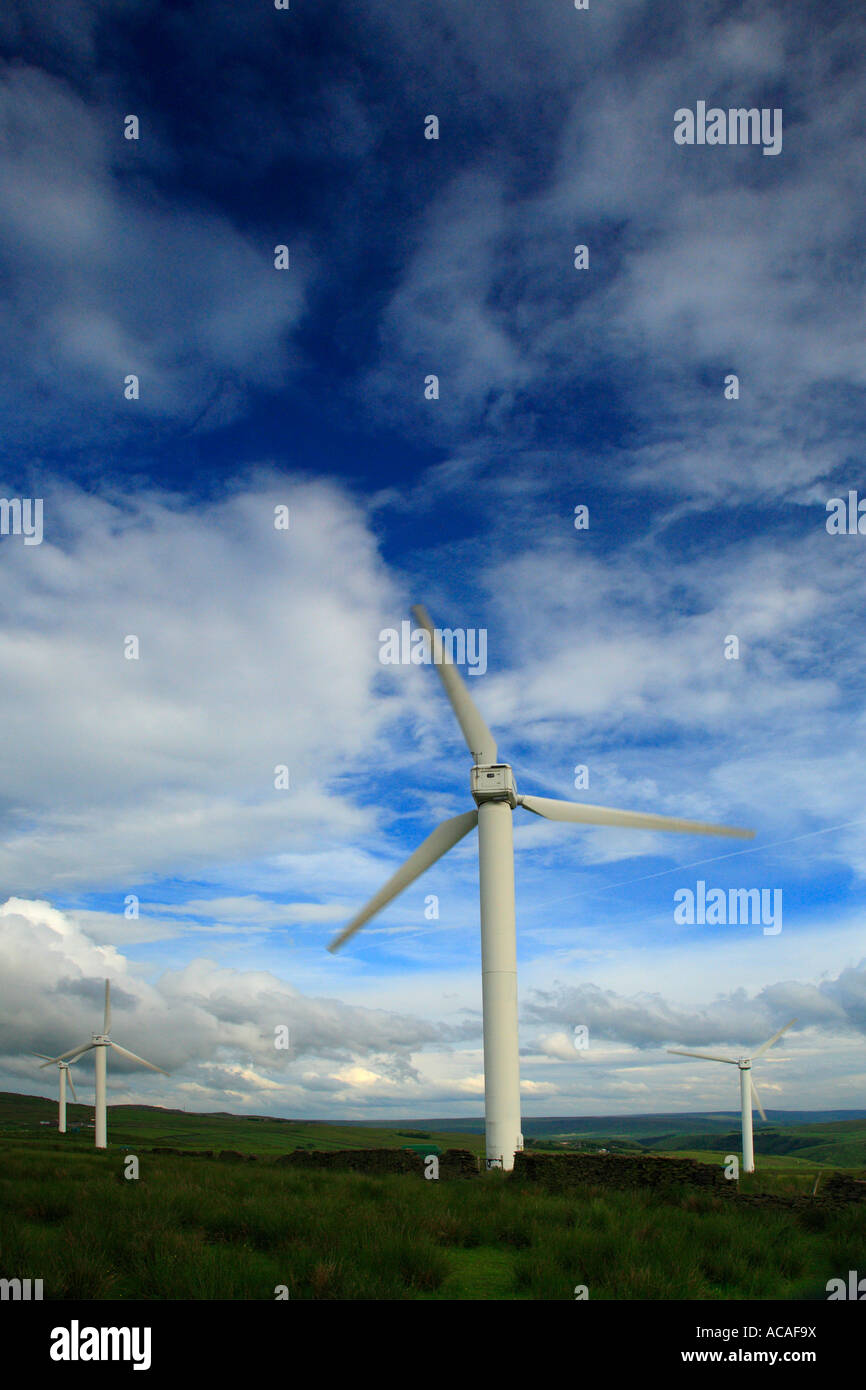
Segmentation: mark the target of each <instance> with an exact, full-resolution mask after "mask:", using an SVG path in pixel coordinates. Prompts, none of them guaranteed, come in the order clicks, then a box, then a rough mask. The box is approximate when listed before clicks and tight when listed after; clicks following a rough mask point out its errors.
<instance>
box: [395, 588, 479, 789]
mask: <svg viewBox="0 0 866 1390" xmlns="http://www.w3.org/2000/svg"><path fill="white" fill-rule="evenodd" d="M412 616H413V618H414V619H415V621H416V622H417V623H418V624H419V626H420V627H422V628H423V629H424V631H425V632H427V633H428V634H429V636H430V641H431V643H432V647H433V663H434V665H435V667H436V670H437V671H438V672H439V677H440V679H441V681H442V684H443V685H444V687H445V693H446V695H447V696H448V699H449V700H450V701H451V708H452V709H453V711H454V713H455V714H456V715H457V723H458V724H459V725H460V728H461V729H462V731H463V737H464V738H465V740H466V743H467V746H468V748H469V751H470V753H471V754H472V757H473V758H474V759H475V762H476V764H479V763H480V764H486V763H495V762H496V758H497V752H496V740H495V738H494V737H493V735H492V733H491V732H490V730H489V729H488V727H487V725H486V724H485V722H484V720H483V719H482V718H481V715H480V714H479V712H478V710H477V709H476V708H475V704H474V702H473V700H472V697H471V695H470V694H469V691H468V690H467V689H466V686H465V685H464V683H463V677H462V676H461V675H460V673H459V672H458V670H457V667H456V666H454V665H453V664H452V663H451V662H446V661H444V660H443V655H444V654H443V650H442V639H441V637H437V636H436V630H435V628H434V627H433V624H432V622H431V621H430V615H429V613H428V612H427V609H426V608H424V607H423V606H422V605H421V604H420V603H418V604H416V605H415V607H414V608H413V609H412Z"/></svg>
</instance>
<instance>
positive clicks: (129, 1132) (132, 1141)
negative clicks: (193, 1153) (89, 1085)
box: [0, 1091, 482, 1155]
mask: <svg viewBox="0 0 866 1390" xmlns="http://www.w3.org/2000/svg"><path fill="white" fill-rule="evenodd" d="M56 1119H57V1102H56V1101H55V1100H46V1099H43V1098H42V1097H40V1096H20V1095H16V1094H14V1093H12V1092H8V1091H4V1092H0V1140H2V1139H16V1138H18V1139H21V1138H28V1139H29V1138H36V1137H39V1138H41V1139H48V1138H49V1136H50V1137H52V1138H54V1139H56V1138H57V1131H56V1128H55V1127H54V1126H53V1122H54V1121H56ZM92 1119H93V1107H92V1106H89V1105H72V1104H70V1105H67V1107H66V1122H67V1125H69V1126H72V1125H76V1124H80V1125H81V1126H82V1128H81V1131H80V1133H78V1134H72V1133H69V1134H67V1135H66V1142H67V1143H68V1144H69V1145H70V1146H77V1147H81V1148H87V1147H91V1148H92V1146H93V1130H92V1129H88V1128H87V1127H86V1126H87V1121H88V1120H92ZM43 1120H48V1121H49V1122H51V1123H49V1125H46V1126H43V1125H41V1123H40V1122H41V1121H43ZM419 1135H422V1136H423V1137H424V1138H427V1137H430V1139H431V1141H432V1142H434V1143H435V1144H437V1145H438V1146H439V1147H440V1148H443V1149H448V1148H461V1149H469V1150H470V1151H471V1152H472V1153H479V1152H480V1151H481V1148H482V1136H481V1135H480V1134H479V1135H468V1134H457V1133H450V1134H449V1133H447V1132H446V1133H443V1132H437V1133H436V1134H429V1131H426V1130H424V1129H422V1128H420V1127H413V1126H411V1125H405V1126H401V1127H400V1128H399V1129H391V1128H384V1127H383V1128H372V1129H371V1128H360V1127H358V1126H356V1125H335V1124H327V1123H325V1122H324V1121H316V1120H279V1119H272V1118H268V1117H261V1118H256V1117H253V1116H249V1115H230V1114H207V1115H196V1114H191V1113H189V1112H188V1111H185V1110H163V1109H161V1108H159V1107H158V1106H149V1105H110V1106H109V1107H108V1142H109V1147H110V1148H129V1147H130V1146H132V1147H135V1146H139V1147H146V1148H151V1147H155V1146H164V1147H168V1148H178V1149H214V1150H216V1151H219V1150H220V1149H237V1150H239V1151H240V1152H241V1153H251V1154H262V1155H267V1154H270V1155H277V1154H284V1153H288V1152H289V1151H290V1150H291V1149H300V1148H307V1149H357V1148H370V1149H380V1148H381V1149H389V1148H399V1147H400V1146H401V1145H403V1144H412V1143H418V1142H421V1140H420V1139H419V1137H418V1136H419Z"/></svg>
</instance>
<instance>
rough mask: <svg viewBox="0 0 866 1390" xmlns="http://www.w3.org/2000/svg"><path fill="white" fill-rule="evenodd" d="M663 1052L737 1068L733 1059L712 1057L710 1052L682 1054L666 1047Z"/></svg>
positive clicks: (736, 1062) (680, 1049) (680, 1051)
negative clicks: (724, 1063)
mask: <svg viewBox="0 0 866 1390" xmlns="http://www.w3.org/2000/svg"><path fill="white" fill-rule="evenodd" d="M665 1050H666V1051H667V1052H674V1053H676V1055H677V1057H702V1058H703V1060H704V1061H705V1062H728V1063H729V1064H730V1066H732V1067H737V1066H739V1062H738V1061H737V1060H736V1058H735V1057H714V1056H713V1054H712V1053H711V1052H683V1050H682V1048H680V1047H668V1048H666V1049H665Z"/></svg>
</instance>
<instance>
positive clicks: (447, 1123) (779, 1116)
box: [349, 1110, 866, 1143]
mask: <svg viewBox="0 0 866 1390" xmlns="http://www.w3.org/2000/svg"><path fill="white" fill-rule="evenodd" d="M767 1119H768V1122H769V1124H771V1125H772V1126H773V1127H776V1126H788V1125H808V1124H830V1123H834V1122H845V1121H851V1122H854V1121H858V1120H859V1121H863V1120H866V1110H768V1111H767ZM349 1123H361V1122H360V1121H350V1122H349ZM392 1123H394V1124H401V1125H402V1124H413V1125H418V1126H420V1127H421V1128H424V1129H443V1128H445V1127H447V1128H448V1129H450V1130H453V1131H457V1132H460V1131H462V1132H464V1133H467V1134H483V1132H484V1120H483V1118H482V1117H481V1116H479V1117H478V1118H477V1119H468V1120H467V1119H454V1117H453V1116H452V1117H450V1118H442V1117H440V1118H438V1119H422V1120H417V1119H416V1120H405V1121H404V1120H399V1121H397V1120H394V1121H393V1122H392ZM739 1123H740V1112H739V1110H716V1111H713V1110H696V1111H682V1112H677V1113H675V1114H667V1113H661V1114H658V1115H530V1116H524V1117H523V1133H524V1135H526V1136H527V1137H529V1136H530V1135H532V1136H533V1137H534V1138H542V1137H545V1136H547V1135H566V1134H567V1135H577V1136H581V1137H582V1136H587V1137H589V1136H590V1135H601V1136H604V1137H612V1136H614V1135H618V1136H619V1137H621V1138H624V1139H638V1140H641V1141H642V1142H644V1143H648V1142H651V1141H652V1140H653V1139H659V1138H661V1137H663V1136H664V1135H666V1134H706V1133H708V1132H711V1131H713V1132H718V1131H719V1130H729V1129H731V1127H732V1126H734V1125H739ZM755 1125H756V1128H760V1127H762V1125H763V1121H761V1120H760V1119H758V1117H757V1115H756V1116H755Z"/></svg>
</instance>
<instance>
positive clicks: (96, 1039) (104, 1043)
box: [42, 980, 168, 1149]
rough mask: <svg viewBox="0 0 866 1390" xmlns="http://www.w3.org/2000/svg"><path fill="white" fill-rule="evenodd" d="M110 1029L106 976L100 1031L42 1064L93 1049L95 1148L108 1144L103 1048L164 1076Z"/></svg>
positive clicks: (104, 1054) (71, 1059) (109, 993)
mask: <svg viewBox="0 0 866 1390" xmlns="http://www.w3.org/2000/svg"><path fill="white" fill-rule="evenodd" d="M110 1031H111V986H110V985H109V982H108V980H106V981H105V1017H104V1020H103V1024H102V1032H101V1033H91V1035H90V1036H91V1039H92V1041H91V1042H89V1043H82V1044H81V1046H80V1047H74V1048H73V1049H72V1050H71V1052H64V1053H63V1055H62V1057H52V1058H51V1059H50V1061H48V1062H43V1064H42V1065H43V1067H50V1066H53V1065H57V1064H59V1063H62V1062H74V1061H75V1060H76V1058H77V1057H82V1056H83V1055H84V1053H85V1052H91V1051H94V1052H95V1053H96V1056H95V1057H94V1059H93V1062H94V1067H95V1070H96V1106H95V1108H94V1113H93V1118H94V1127H93V1142H94V1145H95V1147H96V1148H97V1149H105V1148H107V1147H108V1141H107V1138H106V1133H107V1123H106V1109H105V1072H106V1050H107V1049H108V1048H109V1047H113V1048H114V1050H115V1052H119V1053H120V1055H121V1057H128V1058H129V1060H130V1061H131V1062H138V1063H140V1065H141V1066H143V1067H149V1068H150V1070H151V1071H158V1072H161V1073H162V1075H163V1076H168V1072H167V1071H163V1069H162V1067H155V1066H154V1064H153V1062H146V1061H145V1060H144V1058H143V1057H137V1056H136V1055H135V1053H134V1052H130V1051H129V1050H128V1049H127V1048H125V1047H121V1046H120V1043H116V1042H112V1040H111V1038H110V1037H109V1036H108V1034H109V1032H110Z"/></svg>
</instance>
